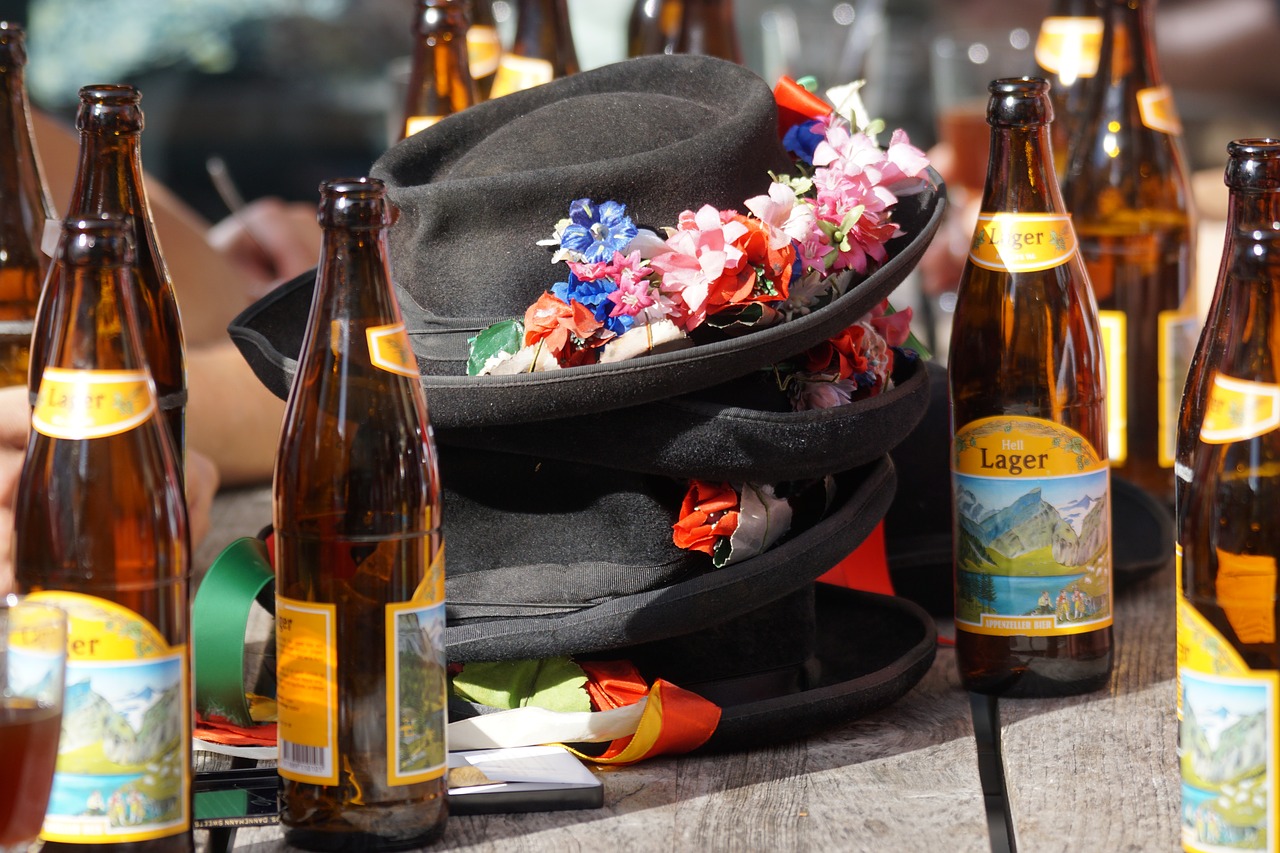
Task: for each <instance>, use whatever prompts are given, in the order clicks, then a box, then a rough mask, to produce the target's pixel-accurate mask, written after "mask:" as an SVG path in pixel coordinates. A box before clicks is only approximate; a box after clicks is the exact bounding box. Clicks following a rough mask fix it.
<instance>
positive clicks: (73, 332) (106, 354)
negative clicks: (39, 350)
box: [47, 260, 146, 371]
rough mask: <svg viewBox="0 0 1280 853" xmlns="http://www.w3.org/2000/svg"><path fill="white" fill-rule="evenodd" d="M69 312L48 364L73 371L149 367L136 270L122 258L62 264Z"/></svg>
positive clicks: (57, 333)
mask: <svg viewBox="0 0 1280 853" xmlns="http://www.w3.org/2000/svg"><path fill="white" fill-rule="evenodd" d="M57 274H60V275H62V276H64V277H65V282H66V284H65V292H66V297H65V298H66V300H67V301H66V306H67V308H66V310H65V311H64V312H62V314H61V315H60V318H59V319H60V321H61V328H58V327H55V328H54V329H53V330H52V335H51V337H52V339H53V341H54V344H53V349H52V351H51V352H50V356H49V359H48V361H47V366H49V367H60V368H64V369H67V370H128V371H137V370H144V369H145V368H146V363H145V362H144V361H143V358H142V356H141V349H140V347H141V343H140V342H141V334H140V332H139V329H138V317H137V309H136V307H135V306H134V304H133V301H132V299H133V293H132V285H131V278H132V275H131V273H130V268H129V266H127V265H121V264H120V263H119V262H118V261H114V260H113V261H108V262H106V263H104V264H103V265H101V266H96V265H95V266H83V265H71V264H65V263H63V264H60V265H59V269H58V271H57Z"/></svg>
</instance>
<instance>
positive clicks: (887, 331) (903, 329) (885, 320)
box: [867, 300, 911, 347]
mask: <svg viewBox="0 0 1280 853" xmlns="http://www.w3.org/2000/svg"><path fill="white" fill-rule="evenodd" d="M888 304H889V301H888V300H885V301H883V302H881V303H880V304H879V305H877V306H876V307H875V308H872V309H871V313H870V314H868V315H867V316H868V318H869V319H868V322H870V323H871V328H873V329H875V330H876V331H877V332H879V333H880V336H881V337H883V338H884V339H885V342H886V343H888V344H889V346H891V347H900V346H902V345H903V344H905V343H906V342H907V338H909V337H910V336H911V309H910V308H904V309H902V310H901V311H895V312H894V313H892V314H887V313H885V312H886V306H888Z"/></svg>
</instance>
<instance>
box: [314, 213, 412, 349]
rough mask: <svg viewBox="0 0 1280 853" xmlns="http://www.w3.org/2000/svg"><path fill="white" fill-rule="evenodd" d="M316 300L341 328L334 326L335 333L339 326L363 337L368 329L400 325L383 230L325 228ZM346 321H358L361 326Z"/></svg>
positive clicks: (328, 226) (341, 227)
mask: <svg viewBox="0 0 1280 853" xmlns="http://www.w3.org/2000/svg"><path fill="white" fill-rule="evenodd" d="M315 302H316V305H317V306H319V307H320V309H321V310H322V311H324V313H325V316H326V317H327V318H328V320H329V321H331V322H334V323H337V324H338V325H335V326H333V327H332V331H333V334H338V333H339V331H338V330H339V327H341V328H342V329H344V330H345V332H346V333H347V334H349V335H354V336H362V335H363V334H364V331H363V330H364V328H365V327H366V326H370V325H385V324H390V323H394V322H398V320H399V317H400V311H399V307H398V306H397V304H396V301H395V296H394V294H393V293H392V290H391V277H390V270H389V265H388V253H387V232H386V229H385V228H369V227H358V228H351V227H347V226H345V225H340V224H329V225H325V226H323V234H322V246H321V253H320V264H319V266H318V268H317V269H316V296H315ZM344 320H358V321H359V324H358V325H359V327H358V328H357V327H356V326H355V325H351V324H344V323H342V322H341V321H344ZM312 325H313V326H314V325H315V324H314V323H313V324H312ZM317 344H318V345H322V346H323V345H325V344H324V342H317Z"/></svg>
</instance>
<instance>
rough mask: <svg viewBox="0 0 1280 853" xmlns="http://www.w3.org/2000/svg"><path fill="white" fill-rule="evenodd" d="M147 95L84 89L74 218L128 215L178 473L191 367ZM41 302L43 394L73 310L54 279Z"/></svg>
mask: <svg viewBox="0 0 1280 853" xmlns="http://www.w3.org/2000/svg"><path fill="white" fill-rule="evenodd" d="M141 101H142V94H141V93H140V92H139V91H138V90H137V89H135V88H134V87H132V86H127V85H102V86H85V87H84V88H82V89H81V90H80V107H79V110H78V111H77V113H76V127H77V128H78V129H79V131H80V159H79V163H78V164H77V166H76V175H75V180H74V182H73V184H72V189H71V203H70V204H69V205H68V208H67V216H68V217H69V218H84V217H90V216H94V215H96V214H99V213H120V214H123V215H124V216H125V217H126V218H127V219H128V221H129V222H130V223H131V225H132V227H133V240H134V261H133V267H134V274H135V282H136V283H135V295H134V304H135V305H136V306H137V310H138V325H139V328H140V329H141V333H142V337H141V338H140V339H139V346H141V347H142V351H143V355H144V356H145V357H146V359H147V365H148V367H149V368H150V370H151V376H152V379H153V380H154V381H155V384H156V391H157V393H158V394H159V395H160V413H161V415H162V418H161V419H162V421H164V422H165V424H166V425H167V428H168V430H169V434H170V436H171V438H172V440H173V446H174V450H175V453H176V455H177V458H178V467H179V472H180V473H181V470H182V466H183V464H184V463H185V459H186V428H185V423H186V406H187V369H186V351H185V348H184V345H183V338H182V323H181V320H180V318H179V316H178V300H177V298H176V296H175V295H174V292H173V282H172V281H171V280H170V278H169V271H168V269H167V268H166V266H165V263H164V256H163V254H162V252H161V251H160V242H159V240H157V239H156V234H155V227H154V225H153V224H152V220H151V205H150V202H148V200H147V192H146V187H145V186H144V184H143V179H142V149H141V139H140V137H141V135H142V129H143V117H142V108H141V106H140V104H141ZM49 284H50V286H49V287H46V288H45V289H44V291H43V293H42V294H41V297H40V306H39V309H38V310H37V313H36V326H35V335H34V336H33V338H32V348H31V372H30V386H29V387H30V391H31V395H32V400H33V401H34V399H35V395H36V393H37V391H38V389H39V383H40V381H41V378H42V376H43V371H44V366H45V364H46V363H47V359H48V351H47V349H45V348H46V347H47V346H48V341H49V335H48V332H47V330H48V328H50V327H51V325H52V324H54V323H56V322H60V321H59V319H58V315H59V314H61V313H63V312H65V311H67V310H69V308H70V306H69V304H68V303H67V300H66V299H65V295H64V294H62V293H60V292H59V289H58V288H57V287H55V286H53V285H54V284H56V282H55V281H53V280H50V282H49Z"/></svg>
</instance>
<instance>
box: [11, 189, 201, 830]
mask: <svg viewBox="0 0 1280 853" xmlns="http://www.w3.org/2000/svg"><path fill="white" fill-rule="evenodd" d="M133 230H134V225H133V223H131V222H129V221H128V220H127V219H126V218H125V217H123V216H121V215H120V214H114V213H113V214H101V215H98V216H95V217H84V218H81V219H68V220H67V221H66V223H65V224H64V227H63V230H62V235H61V238H60V241H59V243H58V254H57V256H56V258H55V263H54V267H53V269H52V271H51V273H50V281H51V283H52V284H53V285H54V286H57V287H59V288H60V289H61V292H62V294H63V299H64V301H65V311H63V312H62V313H60V314H59V315H58V316H56V317H54V318H53V319H54V323H53V325H52V326H50V327H49V328H48V330H47V333H48V335H49V341H48V351H47V353H48V354H47V358H46V362H45V366H44V369H43V370H42V371H41V378H40V385H39V391H38V393H37V396H36V402H35V406H34V408H33V409H32V413H31V430H30V437H29V439H28V443H27V451H26V457H25V459H24V461H23V466H22V474H21V477H20V479H19V481H18V487H17V497H16V499H15V501H14V506H15V522H14V552H13V558H14V572H15V576H16V577H15V580H16V584H17V588H18V590H19V591H20V592H24V593H28V594H29V595H30V597H31V598H32V599H38V600H44V601H47V602H49V603H52V604H56V605H58V606H60V607H62V608H64V609H65V610H66V611H67V612H68V614H69V616H70V618H69V620H68V621H69V635H68V644H69V645H68V656H67V677H66V703H65V709H64V713H63V718H62V737H61V740H60V743H59V747H58V767H57V772H56V774H55V776H54V782H53V793H52V796H51V797H50V804H49V810H48V812H47V814H46V816H45V821H44V829H43V831H42V833H41V837H42V838H43V839H44V840H45V847H44V849H45V850H49V851H60V853H76V851H89V850H95V851H101V850H108V851H112V853H173V852H174V851H178V853H181V851H191V850H193V849H194V844H193V838H192V832H191V826H192V824H191V821H192V815H191V808H192V801H191V780H192V769H191V705H190V695H191V686H190V684H191V682H190V671H191V669H190V658H189V651H188V644H187V632H188V625H187V613H188V602H187V587H188V583H189V581H190V574H191V557H190V542H189V538H188V531H187V507H186V501H185V498H184V496H183V490H182V480H181V478H180V476H179V473H178V463H177V458H176V456H175V455H174V452H173V445H172V442H171V440H170V438H169V433H168V428H167V427H166V426H165V424H164V422H163V421H162V420H161V419H160V418H159V417H157V412H158V401H157V395H156V389H155V384H154V382H153V381H152V379H151V375H150V372H149V371H148V369H147V361H146V357H145V355H144V354H143V351H142V331H141V323H139V322H138V312H137V310H136V308H135V305H134V298H135V295H136V291H135V288H134V285H133V281H132V279H133V273H132V268H133V266H134V257H133Z"/></svg>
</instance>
